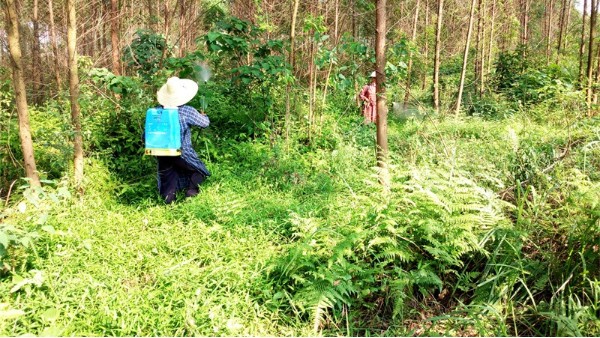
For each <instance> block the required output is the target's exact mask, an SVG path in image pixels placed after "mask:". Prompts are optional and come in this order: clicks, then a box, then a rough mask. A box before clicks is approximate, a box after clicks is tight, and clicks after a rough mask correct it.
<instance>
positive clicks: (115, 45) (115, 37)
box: [110, 0, 121, 75]
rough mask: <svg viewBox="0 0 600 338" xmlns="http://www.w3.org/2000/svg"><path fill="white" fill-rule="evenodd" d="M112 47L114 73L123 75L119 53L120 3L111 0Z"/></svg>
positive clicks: (116, 0)
mask: <svg viewBox="0 0 600 338" xmlns="http://www.w3.org/2000/svg"><path fill="white" fill-rule="evenodd" d="M110 46H111V50H112V54H111V55H112V59H111V60H112V72H113V74H116V75H120V74H121V61H120V59H121V58H120V53H119V2H118V0H110Z"/></svg>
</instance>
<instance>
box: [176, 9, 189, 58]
mask: <svg viewBox="0 0 600 338" xmlns="http://www.w3.org/2000/svg"><path fill="white" fill-rule="evenodd" d="M177 2H178V4H179V22H178V26H179V34H180V38H179V57H183V56H184V55H185V50H186V49H187V46H186V45H185V41H186V40H185V39H186V38H185V34H186V33H188V32H186V30H185V29H184V27H185V12H186V10H187V6H186V3H185V0H177ZM190 28H191V27H190ZM190 30H191V29H190Z"/></svg>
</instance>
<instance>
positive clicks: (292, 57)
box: [285, 0, 300, 140]
mask: <svg viewBox="0 0 600 338" xmlns="http://www.w3.org/2000/svg"><path fill="white" fill-rule="evenodd" d="M299 5H300V0H294V9H293V10H292V24H291V27H290V55H289V60H290V65H291V67H292V75H294V74H296V48H295V47H296V45H295V44H296V18H297V17H298V6H299ZM290 91H291V85H290V83H289V82H288V84H287V90H286V93H285V138H286V140H287V139H289V136H290V124H291V123H292V116H291V107H290Z"/></svg>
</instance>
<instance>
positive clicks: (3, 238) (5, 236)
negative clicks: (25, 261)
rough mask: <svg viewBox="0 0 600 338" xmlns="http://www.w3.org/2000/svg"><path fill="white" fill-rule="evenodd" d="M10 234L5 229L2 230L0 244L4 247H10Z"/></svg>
mask: <svg viewBox="0 0 600 338" xmlns="http://www.w3.org/2000/svg"><path fill="white" fill-rule="evenodd" d="M8 242H9V241H8V234H7V233H6V232H4V231H0V245H1V246H3V247H4V248H8Z"/></svg>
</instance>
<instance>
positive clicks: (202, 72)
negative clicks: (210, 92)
mask: <svg viewBox="0 0 600 338" xmlns="http://www.w3.org/2000/svg"><path fill="white" fill-rule="evenodd" d="M197 66H198V68H199V71H198V73H197V76H198V82H200V83H202V82H201V81H200V80H202V81H204V86H205V87H206V84H207V82H208V79H210V76H211V73H210V68H208V65H207V64H206V63H204V62H203V63H199V64H197ZM200 99H201V107H200V108H201V109H202V112H205V111H206V107H207V104H206V97H205V96H204V92H203V94H202V96H201V97H200Z"/></svg>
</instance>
